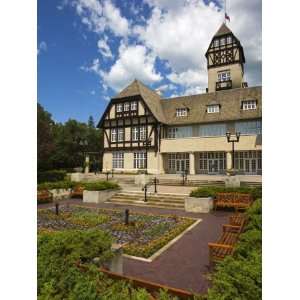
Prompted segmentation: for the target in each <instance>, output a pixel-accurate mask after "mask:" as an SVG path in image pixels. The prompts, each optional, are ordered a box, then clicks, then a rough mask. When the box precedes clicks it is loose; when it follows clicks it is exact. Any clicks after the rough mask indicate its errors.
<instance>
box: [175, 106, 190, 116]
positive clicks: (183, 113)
mask: <svg viewBox="0 0 300 300" xmlns="http://www.w3.org/2000/svg"><path fill="white" fill-rule="evenodd" d="M187 114H188V109H187V108H186V107H185V108H176V117H186V116H187Z"/></svg>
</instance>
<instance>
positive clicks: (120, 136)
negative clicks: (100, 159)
mask: <svg viewBox="0 0 300 300" xmlns="http://www.w3.org/2000/svg"><path fill="white" fill-rule="evenodd" d="M123 141H124V128H118V142H123Z"/></svg>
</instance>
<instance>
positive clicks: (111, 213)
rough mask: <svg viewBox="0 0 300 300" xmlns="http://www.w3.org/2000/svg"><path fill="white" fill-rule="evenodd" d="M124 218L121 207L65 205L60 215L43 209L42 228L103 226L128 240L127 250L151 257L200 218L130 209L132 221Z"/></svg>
mask: <svg viewBox="0 0 300 300" xmlns="http://www.w3.org/2000/svg"><path fill="white" fill-rule="evenodd" d="M124 219H125V214H124V212H123V211H119V210H108V209H93V208H86V207H80V206H70V207H67V206H61V207H60V210H59V215H58V216H57V215H56V214H55V209H54V208H50V209H39V210H38V231H39V232H41V231H61V230H68V229H77V230H87V229H90V228H99V229H101V230H104V231H108V232H109V233H110V234H111V235H112V236H113V239H114V241H115V242H116V243H120V244H124V243H125V246H124V252H125V253H126V254H129V255H134V256H139V257H144V258H149V257H150V256H151V255H153V254H154V253H155V252H156V251H158V250H159V249H160V248H162V247H163V246H165V245H166V244H167V243H168V242H169V241H171V240H172V239H174V238H175V237H176V236H178V235H179V234H180V233H181V232H183V231H184V230H185V229H186V228H188V227H189V226H191V225H192V224H193V223H194V222H195V221H196V220H195V219H191V218H185V217H178V216H175V215H168V216H166V215H164V216H161V215H150V214H141V213H130V218H129V221H130V222H129V225H125V224H124Z"/></svg>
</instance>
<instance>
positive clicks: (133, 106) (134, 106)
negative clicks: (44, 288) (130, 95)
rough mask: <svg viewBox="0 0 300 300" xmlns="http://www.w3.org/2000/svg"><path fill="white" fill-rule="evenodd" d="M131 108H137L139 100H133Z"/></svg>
mask: <svg viewBox="0 0 300 300" xmlns="http://www.w3.org/2000/svg"><path fill="white" fill-rule="evenodd" d="M130 109H131V110H137V102H136V101H133V102H131V106H130Z"/></svg>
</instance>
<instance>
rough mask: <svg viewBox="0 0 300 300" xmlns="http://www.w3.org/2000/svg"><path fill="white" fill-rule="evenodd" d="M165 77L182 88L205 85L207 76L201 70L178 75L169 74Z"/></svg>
mask: <svg viewBox="0 0 300 300" xmlns="http://www.w3.org/2000/svg"><path fill="white" fill-rule="evenodd" d="M167 77H168V79H169V80H170V81H172V82H174V83H177V84H181V85H184V86H198V85H207V74H206V73H204V72H202V71H201V70H191V69H188V70H187V71H183V72H179V73H175V72H174V73H171V74H169V75H167Z"/></svg>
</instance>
